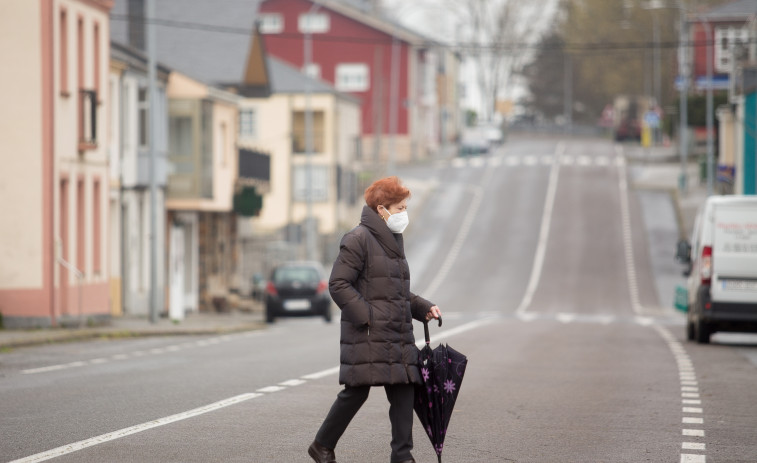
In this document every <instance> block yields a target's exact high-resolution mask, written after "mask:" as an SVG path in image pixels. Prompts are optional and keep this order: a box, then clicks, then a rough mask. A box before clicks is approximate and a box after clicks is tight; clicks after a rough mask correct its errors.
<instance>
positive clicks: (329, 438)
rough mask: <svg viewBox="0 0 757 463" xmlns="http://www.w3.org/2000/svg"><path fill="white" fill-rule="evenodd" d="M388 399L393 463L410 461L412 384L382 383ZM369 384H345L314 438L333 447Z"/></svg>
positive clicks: (363, 401) (363, 400) (364, 396)
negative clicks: (352, 385) (356, 385)
mask: <svg viewBox="0 0 757 463" xmlns="http://www.w3.org/2000/svg"><path fill="white" fill-rule="evenodd" d="M384 390H385V391H386V398H387V399H388V400H389V404H390V405H389V421H390V422H391V424H392V444H391V445H392V459H391V461H392V462H393V463H396V462H401V461H405V460H410V459H411V458H413V457H412V455H411V454H410V451H411V450H412V449H413V400H414V397H415V388H414V386H413V385H412V384H395V385H387V386H384ZM370 391H371V387H370V386H360V387H345V388H344V389H343V390H342V391H341V392H340V393H339V394H337V396H336V400H335V401H334V405H332V406H331V410H329V414H328V415H327V416H326V419H325V420H324V421H323V424H322V425H321V429H319V430H318V434H316V436H315V440H316V441H318V443H319V444H321V445H323V446H324V447H327V448H330V449H333V448H335V447H336V444H337V442H338V441H339V438H340V437H342V434H344V431H345V430H346V429H347V426H348V425H349V424H350V421H352V418H353V417H354V416H355V414H357V412H358V410H360V407H362V406H363V403H365V401H366V399H368V393H369V392H370Z"/></svg>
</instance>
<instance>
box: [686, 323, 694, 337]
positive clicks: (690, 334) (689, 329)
mask: <svg viewBox="0 0 757 463" xmlns="http://www.w3.org/2000/svg"><path fill="white" fill-rule="evenodd" d="M695 337H696V330H695V328H694V324H693V323H692V322H690V321H688V320H687V321H686V339H688V340H689V341H693V340H694V339H695Z"/></svg>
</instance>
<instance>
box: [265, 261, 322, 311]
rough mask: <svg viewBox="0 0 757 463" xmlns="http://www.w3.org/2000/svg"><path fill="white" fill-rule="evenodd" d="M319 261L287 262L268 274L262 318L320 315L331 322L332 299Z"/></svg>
mask: <svg viewBox="0 0 757 463" xmlns="http://www.w3.org/2000/svg"><path fill="white" fill-rule="evenodd" d="M328 288H329V284H328V279H327V277H326V274H325V272H324V270H323V266H322V265H321V264H319V263H318V262H288V263H285V264H282V265H279V266H277V267H276V268H274V269H273V271H272V272H271V277H270V278H269V279H268V284H267V285H266V295H265V319H266V322H268V323H273V322H274V321H275V320H276V318H277V317H305V316H321V317H323V318H324V319H325V320H326V321H327V322H331V296H330V295H329V290H328Z"/></svg>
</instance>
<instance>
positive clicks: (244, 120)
mask: <svg viewBox="0 0 757 463" xmlns="http://www.w3.org/2000/svg"><path fill="white" fill-rule="evenodd" d="M257 119H258V118H257V114H256V113H255V110H254V109H243V110H242V111H240V112H239V136H240V137H245V138H255V137H256V136H257V125H258V120H257Z"/></svg>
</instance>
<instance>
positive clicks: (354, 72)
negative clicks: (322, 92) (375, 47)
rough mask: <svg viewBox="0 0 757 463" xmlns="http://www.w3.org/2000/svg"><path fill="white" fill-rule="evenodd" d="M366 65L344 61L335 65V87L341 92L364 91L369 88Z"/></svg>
mask: <svg viewBox="0 0 757 463" xmlns="http://www.w3.org/2000/svg"><path fill="white" fill-rule="evenodd" d="M370 85H371V83H370V79H369V78H368V65H366V64H362V63H344V64H338V65H337V66H336V88H337V90H339V91H341V92H365V91H368V89H369V88H370Z"/></svg>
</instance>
